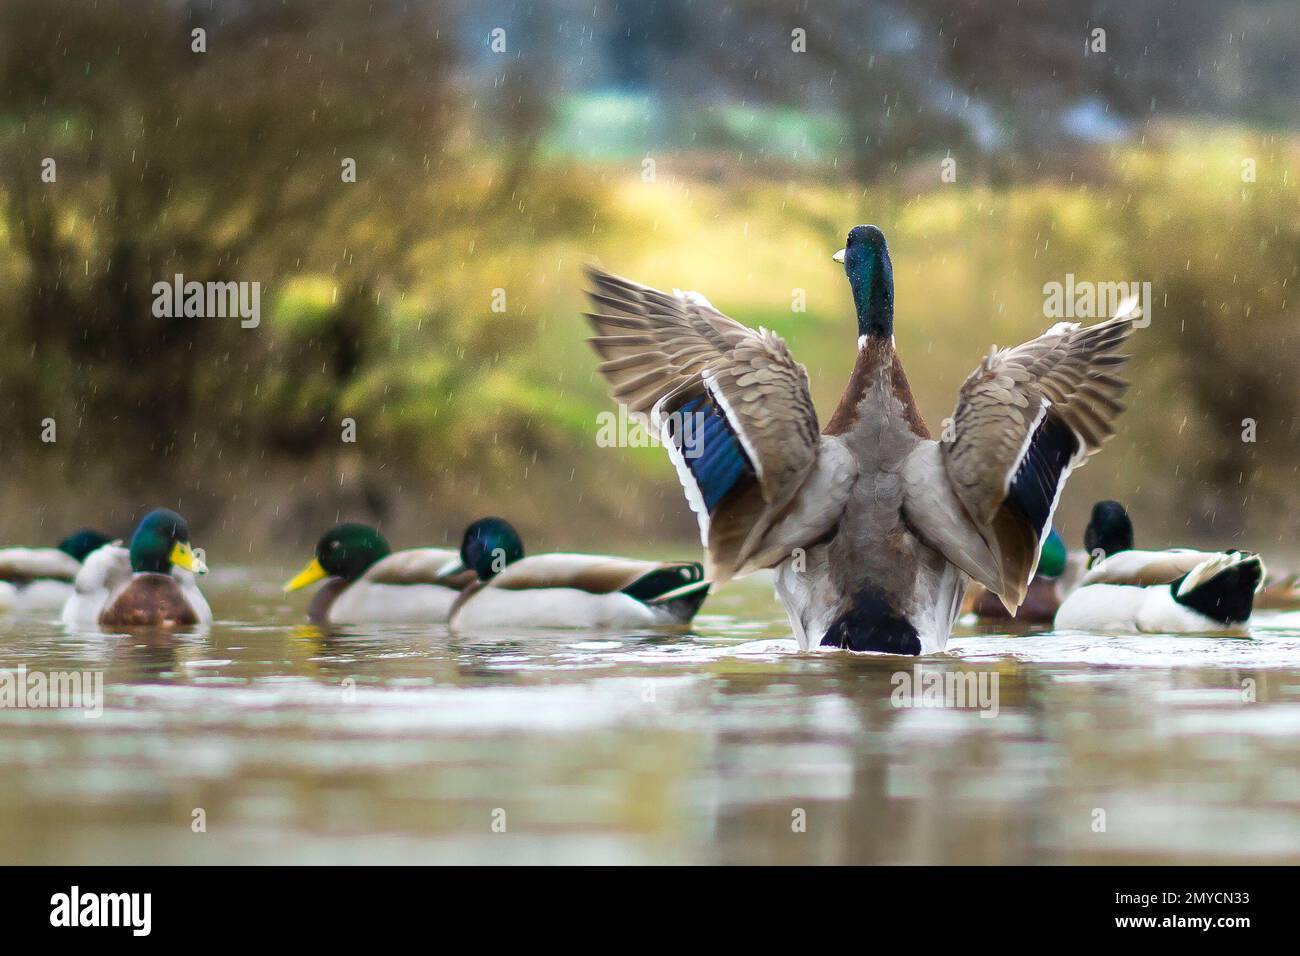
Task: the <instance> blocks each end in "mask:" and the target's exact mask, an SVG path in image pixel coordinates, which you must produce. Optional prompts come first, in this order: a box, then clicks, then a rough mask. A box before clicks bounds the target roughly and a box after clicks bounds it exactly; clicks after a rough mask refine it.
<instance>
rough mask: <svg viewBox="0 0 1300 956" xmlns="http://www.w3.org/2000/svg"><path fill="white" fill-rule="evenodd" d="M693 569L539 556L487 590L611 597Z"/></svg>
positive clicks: (593, 557) (602, 557)
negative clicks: (666, 572)
mask: <svg viewBox="0 0 1300 956" xmlns="http://www.w3.org/2000/svg"><path fill="white" fill-rule="evenodd" d="M676 568H693V569H694V573H695V574H696V575H698V573H699V565H698V564H696V565H689V564H678V563H671V562H670V563H663V562H660V561H639V560H636V559H634V558H619V557H612V556H607V555H602V554H540V555H536V556H534V557H531V558H523V559H521V560H519V561H516V562H514V563H513V564H510V565H507V566H506V568H505V569H504V570H503V571H502V572H501V573H500V574H498V575H497V576H496V577H494V578H493V579H492V581H491V586H492V587H494V588H505V589H506V590H509V591H528V590H533V589H535V588H574V589H576V590H579V591H586V592H588V593H589V594H612V593H613V592H615V591H621V590H623V589H624V588H626V587H628V586H629V585H630V584H632V583H633V582H634V581H636V580H638V579H639V578H641V577H644V576H645V575H647V574H649V573H650V572H652V571H658V570H661V569H676Z"/></svg>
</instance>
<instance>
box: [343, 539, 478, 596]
mask: <svg viewBox="0 0 1300 956" xmlns="http://www.w3.org/2000/svg"><path fill="white" fill-rule="evenodd" d="M457 557H459V552H457V551H453V550H451V549H450V548H408V549H406V550H404V551H395V552H393V553H392V554H390V555H389V556H388V557H386V558H383V559H381V560H379V561H377V562H375V564H373V565H372V566H371V567H370V568H369V570H367V571H366V573H365V575H364V577H365V580H367V581H369V582H371V583H372V584H440V585H442V586H443V587H448V588H453V589H455V590H460V589H461V588H463V587H464V586H465V585H466V584H469V582H470V581H473V580H474V572H473V571H462V572H461V573H460V574H457V575H453V576H452V577H442V576H441V575H440V574H439V572H440V571H441V570H442V568H443V567H445V566H446V565H447V563H448V562H449V561H453V560H455V559H456V558H457Z"/></svg>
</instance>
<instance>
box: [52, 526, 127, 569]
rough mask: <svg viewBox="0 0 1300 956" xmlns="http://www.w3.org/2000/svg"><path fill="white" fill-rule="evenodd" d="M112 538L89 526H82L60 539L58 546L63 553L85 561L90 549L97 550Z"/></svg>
mask: <svg viewBox="0 0 1300 956" xmlns="http://www.w3.org/2000/svg"><path fill="white" fill-rule="evenodd" d="M112 540H113V539H112V538H110V537H109V536H108V535H106V534H100V533H99V532H98V531H95V530H93V529H91V528H82V529H81V530H80V531H74V532H73V533H72V534H70V535H68V536H67V537H66V538H64V539H63V540H62V541H60V542H59V544H58V548H59V550H60V551H62V552H63V553H64V554H66V555H70V556H71V557H74V558H76V559H77V560H78V561H85V560H86V556H87V555H88V554H90V553H91V552H92V551H98V550H99V549H100V548H102V547H103V546H104V545H106V544H108V543H109V542H110V541H112Z"/></svg>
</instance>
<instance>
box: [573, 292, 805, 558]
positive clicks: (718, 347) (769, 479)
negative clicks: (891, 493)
mask: <svg viewBox="0 0 1300 956" xmlns="http://www.w3.org/2000/svg"><path fill="white" fill-rule="evenodd" d="M587 275H588V278H589V279H590V280H591V283H592V285H593V288H592V289H591V291H589V292H588V295H589V296H590V297H591V301H592V304H593V306H594V307H595V311H593V312H590V313H587V319H588V321H589V322H590V323H591V325H592V327H593V329H594V330H595V331H596V333H597V334H596V335H595V336H593V337H592V338H591V339H589V340H588V341H589V342H590V343H591V345H592V347H593V348H595V350H596V351H597V352H598V353H599V354H600V356H601V357H602V358H603V359H604V360H605V361H604V362H603V363H602V364H601V365H600V372H601V374H602V375H604V376H605V378H606V379H607V380H608V382H609V385H610V394H611V395H612V396H613V397H614V399H615V400H616V401H619V402H621V403H623V404H625V405H627V408H628V411H629V413H630V414H632V415H634V416H636V417H638V418H639V420H640V421H641V422H642V424H643V425H645V426H646V427H647V428H648V429H649V430H650V431H651V432H652V433H653V434H656V435H658V434H659V422H660V420H662V417H663V416H664V415H665V413H669V412H672V411H674V410H675V409H677V408H680V407H681V405H682V404H683V403H685V402H687V401H689V400H690V399H692V398H696V397H699V396H702V395H708V397H709V398H710V400H711V401H713V402H715V403H718V404H719V405H720V407H722V408H723V410H724V411H725V413H726V415H727V418H728V420H729V421H730V423H731V425H732V426H733V428H734V429H735V431H736V432H737V434H738V436H739V438H740V440H741V443H742V445H743V447H744V448H745V451H746V453H747V455H748V456H749V458H750V459H751V462H750V463H751V464H752V465H753V467H754V470H755V473H756V477H757V488H758V493H757V494H753V493H751V492H750V486H749V485H746V486H744V487H737V488H736V489H735V490H734V491H733V492H731V493H729V494H728V495H727V496H726V497H724V498H723V499H722V500H721V501H720V502H718V503H717V505H716V506H715V507H714V509H713V512H712V514H711V515H710V516H709V518H708V523H707V527H708V540H707V542H706V544H707V547H708V550H709V562H710V576H711V577H713V578H715V579H716V580H725V579H726V578H728V577H730V576H731V575H732V574H734V573H735V571H736V570H738V569H739V568H740V567H741V566H742V565H743V564H744V563H745V560H746V558H747V557H749V556H750V555H751V554H752V553H753V551H754V550H755V548H756V547H757V544H758V541H759V540H760V539H761V537H762V534H763V532H764V531H766V530H767V528H768V527H769V526H770V524H771V522H772V520H773V518H774V517H775V515H776V514H777V513H778V512H779V511H780V510H781V508H783V507H784V506H785V505H786V504H788V503H789V501H790V499H791V497H792V496H793V495H794V493H795V492H796V491H797V490H798V488H799V487H800V485H802V484H803V482H804V480H805V479H806V478H807V476H808V474H809V472H810V471H811V469H812V467H813V464H814V463H815V461H816V456H817V443H818V427H817V413H816V410H815V409H814V407H813V403H812V396H811V394H810V391H809V388H808V374H807V372H806V370H805V369H804V367H803V366H802V365H800V364H799V363H798V362H796V361H795V360H794V357H793V356H792V355H791V354H790V351H789V349H788V348H787V347H786V344H785V342H784V341H783V340H782V339H781V338H780V336H778V335H776V334H774V333H772V332H769V331H767V330H764V329H760V330H758V331H755V330H754V329H751V328H749V327H747V326H745V325H742V324H741V323H739V322H737V321H735V320H734V319H731V318H729V317H727V316H725V315H723V314H722V313H721V312H719V311H718V310H717V309H715V308H713V306H711V305H709V304H708V303H707V302H705V301H704V300H703V299H702V298H701V297H699V296H695V295H693V294H691V293H673V294H669V293H665V292H661V291H659V290H658V289H653V288H650V287H648V286H643V285H640V284H639V283H636V282H632V281H630V280H627V279H623V278H620V277H618V276H614V275H611V274H609V273H607V272H604V271H603V270H601V269H598V268H595V267H589V268H588V269H587ZM692 506H693V507H695V508H696V510H697V511H699V510H700V507H701V506H700V505H697V504H696V503H694V502H693V504H692Z"/></svg>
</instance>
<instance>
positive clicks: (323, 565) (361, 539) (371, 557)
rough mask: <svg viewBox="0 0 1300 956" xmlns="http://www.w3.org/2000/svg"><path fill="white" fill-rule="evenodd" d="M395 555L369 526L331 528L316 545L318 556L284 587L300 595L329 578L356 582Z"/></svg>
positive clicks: (338, 526) (383, 539) (345, 525)
mask: <svg viewBox="0 0 1300 956" xmlns="http://www.w3.org/2000/svg"><path fill="white" fill-rule="evenodd" d="M392 553H393V549H392V548H391V547H389V544H388V541H387V540H386V539H385V538H384V536H383V535H382V534H380V533H379V532H378V531H377V530H375V529H374V528H372V527H370V526H369V525H365V524H341V525H337V526H336V527H333V528H330V530H329V531H326V532H325V533H324V534H323V535H321V539H320V541H318V542H316V556H315V557H314V558H312V559H311V561H309V562H308V563H307V566H306V567H305V568H303V569H302V570H301V571H299V572H298V574H297V576H296V577H294V579H293V580H292V581H290V582H289V583H288V584H286V585H285V586H284V589H285V590H286V591H297V590H298V589H299V588H305V587H306V586H307V585H309V584H311V583H313V582H315V581H319V580H320V579H321V578H325V577H331V576H332V577H336V578H342V579H343V580H345V581H355V580H356V579H357V578H359V577H361V575H363V574H365V573H366V571H368V570H369V569H370V567H371V566H372V565H374V564H375V562H377V561H379V560H381V559H383V558H386V557H388V555H390V554H392Z"/></svg>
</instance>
